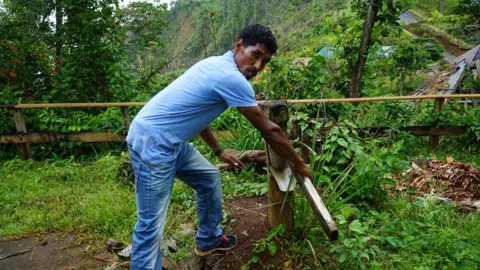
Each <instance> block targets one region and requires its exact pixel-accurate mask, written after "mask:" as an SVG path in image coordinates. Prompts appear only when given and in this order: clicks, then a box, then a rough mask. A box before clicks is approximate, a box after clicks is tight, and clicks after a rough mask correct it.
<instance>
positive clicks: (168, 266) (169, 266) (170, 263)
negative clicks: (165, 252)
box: [162, 256, 179, 270]
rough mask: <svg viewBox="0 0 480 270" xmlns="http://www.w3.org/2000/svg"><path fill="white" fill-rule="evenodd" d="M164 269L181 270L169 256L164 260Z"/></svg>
mask: <svg viewBox="0 0 480 270" xmlns="http://www.w3.org/2000/svg"><path fill="white" fill-rule="evenodd" d="M162 267H163V268H164V269H168V270H172V269H175V270H176V269H179V268H178V264H177V263H176V262H175V261H174V260H173V259H172V258H170V257H167V256H165V257H163V258H162Z"/></svg>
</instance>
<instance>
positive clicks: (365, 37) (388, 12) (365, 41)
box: [349, 0, 412, 98]
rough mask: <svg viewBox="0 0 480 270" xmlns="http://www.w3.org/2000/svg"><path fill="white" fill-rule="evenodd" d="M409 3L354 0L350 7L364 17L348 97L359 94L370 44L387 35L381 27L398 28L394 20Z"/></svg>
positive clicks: (404, 1) (404, 0)
mask: <svg viewBox="0 0 480 270" xmlns="http://www.w3.org/2000/svg"><path fill="white" fill-rule="evenodd" d="M411 5H412V2H411V1H410V0H400V1H394V0H369V2H368V5H367V3H366V2H365V1H362V0H356V1H355V3H354V5H353V6H352V9H354V10H355V11H356V12H357V14H359V15H360V16H361V17H365V21H364V24H363V31H362V39H361V41H360V48H359V51H358V57H357V60H356V61H355V65H354V66H353V69H352V75H351V78H352V79H351V83H350V93H349V97H352V98H353V97H358V96H359V93H360V85H361V79H362V72H363V70H364V67H365V63H366V62H367V55H368V51H369V48H370V45H372V44H373V43H375V42H377V41H378V38H379V37H380V36H382V35H388V33H382V32H383V31H382V29H381V28H382V27H383V28H384V29H385V28H388V27H390V26H391V25H394V26H397V28H398V23H397V22H396V20H397V18H398V16H399V15H400V13H401V11H403V10H405V9H406V8H407V7H409V6H411ZM375 28H378V29H379V31H378V35H374V36H373V38H372V32H373V31H374V30H375Z"/></svg>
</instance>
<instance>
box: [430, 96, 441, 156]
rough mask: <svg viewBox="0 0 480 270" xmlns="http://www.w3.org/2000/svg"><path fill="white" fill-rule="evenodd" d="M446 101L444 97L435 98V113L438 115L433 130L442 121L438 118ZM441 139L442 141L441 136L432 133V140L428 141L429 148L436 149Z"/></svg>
mask: <svg viewBox="0 0 480 270" xmlns="http://www.w3.org/2000/svg"><path fill="white" fill-rule="evenodd" d="M444 103H445V99H444V98H436V99H435V104H434V107H433V114H434V115H435V116H436V117H437V119H435V121H433V123H432V128H431V130H435V129H437V125H438V122H439V121H440V120H439V119H438V114H439V113H440V112H441V111H442V109H443V104H444ZM439 141H440V137H439V136H432V135H430V141H429V143H428V148H429V149H430V150H433V151H435V150H436V149H437V147H438V142H439Z"/></svg>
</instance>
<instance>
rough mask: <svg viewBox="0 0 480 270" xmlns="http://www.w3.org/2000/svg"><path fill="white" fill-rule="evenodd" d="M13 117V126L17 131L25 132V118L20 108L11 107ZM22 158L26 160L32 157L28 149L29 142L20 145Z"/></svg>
mask: <svg viewBox="0 0 480 270" xmlns="http://www.w3.org/2000/svg"><path fill="white" fill-rule="evenodd" d="M13 117H14V118H15V126H16V127H17V132H18V133H27V127H26V126H25V119H24V118H23V111H22V110H21V109H15V108H14V109H13ZM21 149H22V158H23V159H24V160H27V159H29V158H32V152H31V151H30V144H28V143H23V144H22V145H21Z"/></svg>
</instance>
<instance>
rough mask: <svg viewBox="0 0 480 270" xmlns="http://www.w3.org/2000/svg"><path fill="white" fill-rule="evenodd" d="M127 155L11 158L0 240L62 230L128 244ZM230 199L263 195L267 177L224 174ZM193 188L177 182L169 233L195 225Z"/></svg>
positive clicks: (1, 202) (131, 209) (1, 193)
mask: <svg viewBox="0 0 480 270" xmlns="http://www.w3.org/2000/svg"><path fill="white" fill-rule="evenodd" d="M128 159H129V158H128V155H126V154H123V155H122V156H120V157H118V156H105V157H102V158H100V159H98V160H97V161H94V162H83V163H79V162H76V161H74V160H57V161H40V162H36V161H32V160H30V161H27V162H25V161H22V160H18V159H15V160H11V161H7V162H4V164H2V166H1V167H0V179H2V181H1V182H0V224H1V226H0V237H21V236H27V235H30V234H32V233H42V232H46V231H62V232H65V233H77V234H85V235H88V236H91V237H95V238H109V237H113V238H116V239H119V240H122V241H125V242H130V239H131V232H132V228H133V226H134V224H135V221H136V212H135V191H134V187H133V184H132V182H131V180H129V179H128V177H127V175H128V172H129V171H128V170H127V168H128V166H130V165H129V163H127V161H128ZM223 185H224V186H223V190H224V197H225V198H226V199H228V198H233V197H236V196H252V195H262V194H264V193H265V192H266V191H267V181H266V177H265V176H255V175H254V174H253V171H252V170H247V171H242V172H239V173H224V174H223ZM195 209H196V208H195V197H194V193H193V189H191V188H189V187H188V186H187V185H185V184H183V183H182V182H181V181H175V185H174V188H173V191H172V200H171V203H170V207H169V214H168V220H167V226H166V231H165V233H166V235H167V236H168V235H172V234H175V233H176V232H177V230H178V228H180V227H181V224H186V223H192V224H195V222H196V210H195Z"/></svg>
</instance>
